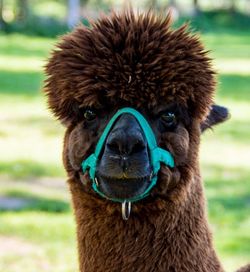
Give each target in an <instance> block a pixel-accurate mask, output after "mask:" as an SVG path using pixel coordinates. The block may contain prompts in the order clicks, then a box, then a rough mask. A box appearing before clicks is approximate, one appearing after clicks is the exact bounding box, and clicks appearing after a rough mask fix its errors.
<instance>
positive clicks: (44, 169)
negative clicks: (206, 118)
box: [0, 34, 250, 272]
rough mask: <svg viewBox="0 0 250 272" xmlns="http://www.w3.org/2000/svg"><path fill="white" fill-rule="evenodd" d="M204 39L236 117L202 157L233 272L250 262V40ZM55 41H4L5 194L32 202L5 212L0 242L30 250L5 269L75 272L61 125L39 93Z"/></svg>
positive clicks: (0, 46) (0, 184)
mask: <svg viewBox="0 0 250 272" xmlns="http://www.w3.org/2000/svg"><path fill="white" fill-rule="evenodd" d="M203 40H204V41H205V43H206V45H207V48H208V49H212V50H213V51H214V52H213V53H211V56H212V57H214V58H216V61H215V67H216V69H218V72H219V77H218V81H219V84H218V93H217V95H216V101H217V102H218V103H219V104H221V105H224V106H226V107H228V108H229V109H230V113H231V119H230V120H229V121H227V122H226V123H224V124H221V125H220V126H218V127H215V128H214V130H213V131H207V132H206V133H205V134H204V135H203V136H202V140H201V154H200V160H201V168H202V174H203V177H204V182H205V186H206V196H207V199H208V214H209V221H210V223H211V227H212V229H213V232H214V236H215V239H214V240H215V246H216V248H217V251H218V254H219V256H220V258H221V259H222V262H223V264H224V265H225V268H226V271H228V272H230V271H234V270H236V268H237V267H239V266H240V265H243V264H244V263H246V262H249V257H248V256H249V251H250V248H249V245H250V234H249V229H250V216H249V209H250V169H249V158H250V148H249V146H250V126H249V124H250V122H249V116H250V92H249V86H250V69H249V68H250V51H249V44H250V38H249V35H246V34H234V35H230V34H220V35H213V34H208V35H204V36H203ZM54 43H55V40H53V39H45V38H35V37H26V36H22V35H17V34H15V35H9V36H1V37H0V108H1V115H0V122H1V126H0V190H1V191H0V192H1V194H2V195H4V196H6V197H10V198H11V197H12V198H20V199H24V200H25V201H27V206H25V207H23V208H22V209H21V210H19V211H8V212H7V211H4V212H1V213H0V222H1V224H0V241H1V237H5V238H6V237H7V238H8V239H13V241H14V242H15V243H16V244H17V246H16V247H17V248H18V247H19V248H20V247H21V248H25V246H26V248H27V252H26V253H24V254H23V255H20V252H19V251H18V250H17V251H14V252H13V250H12V251H10V253H9V254H7V253H5V254H4V255H1V253H0V259H1V261H0V271H2V270H3V271H6V272H15V271H18V272H20V271H27V272H29V271H42V270H45V271H65V272H66V271H77V268H76V267H77V259H76V244H75V241H76V238H75V234H74V231H75V227H74V223H73V215H72V211H70V205H69V194H68V192H67V190H66V184H65V180H66V178H65V172H64V170H63V167H62V162H61V152H62V141H63V133H64V128H63V127H62V126H61V125H60V124H59V123H58V122H57V121H55V120H54V118H53V117H52V115H51V114H50V113H49V112H48V110H47V106H46V102H45V98H44V97H43V95H42V92H41V89H42V80H43V79H44V76H43V72H42V66H43V64H44V60H45V59H46V58H47V57H48V52H49V50H50V49H51V48H52V45H53V44H54ZM46 176H47V178H45V177H46ZM59 177H61V179H59ZM44 179H46V181H45V180H44ZM58 179H59V181H58ZM0 243H1V242H0ZM62 264H63V266H62ZM22 267H24V269H22Z"/></svg>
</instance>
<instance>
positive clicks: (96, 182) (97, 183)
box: [95, 178, 99, 186]
mask: <svg viewBox="0 0 250 272" xmlns="http://www.w3.org/2000/svg"><path fill="white" fill-rule="evenodd" d="M95 184H96V186H99V182H98V179H97V178H95Z"/></svg>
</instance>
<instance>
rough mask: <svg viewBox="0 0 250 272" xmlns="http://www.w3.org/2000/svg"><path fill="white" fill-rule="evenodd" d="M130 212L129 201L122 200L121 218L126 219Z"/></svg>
mask: <svg viewBox="0 0 250 272" xmlns="http://www.w3.org/2000/svg"><path fill="white" fill-rule="evenodd" d="M130 212H131V202H127V201H126V200H125V201H124V202H122V219H123V220H128V219H129V216H130Z"/></svg>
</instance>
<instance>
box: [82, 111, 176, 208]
mask: <svg viewBox="0 0 250 272" xmlns="http://www.w3.org/2000/svg"><path fill="white" fill-rule="evenodd" d="M124 113H129V114H131V115H133V116H134V117H135V118H136V119H137V121H138V123H139V124H140V126H141V128H142V130H143V132H144V134H145V137H146V140H147V143H148V148H149V152H150V161H151V167H152V169H153V177H152V179H151V183H150V185H149V187H148V188H147V189H146V191H145V192H144V193H142V194H141V195H139V196H136V197H133V198H129V199H116V198H109V197H107V196H106V195H105V194H104V193H102V192H101V191H100V190H99V189H98V185H97V184H96V182H95V173H96V165H97V161H98V159H99V156H100V153H101V151H102V148H103V145H104V143H105V141H106V139H107V137H108V134H109V132H110V130H111V128H112V126H113V125H114V123H115V121H116V120H117V118H118V117H119V116H120V115H122V114H124ZM161 162H162V163H164V164H165V165H168V166H170V167H174V159H173V157H172V155H171V154H170V153H169V152H168V151H167V150H164V149H162V148H160V147H158V146H157V143H156V139H155V135H154V133H153V131H152V129H151V127H150V125H149V123H148V122H147V120H146V119H145V118H144V117H143V115H142V114H140V113H139V112H138V111H137V110H135V109H133V108H123V109H120V110H119V111H117V113H116V114H115V115H114V116H113V117H112V118H111V120H110V121H109V123H108V124H107V126H106V128H105V129H104V131H103V133H102V135H101V137H100V139H99V141H98V143H97V145H96V149H95V152H94V153H93V154H92V155H90V156H89V157H88V158H87V159H86V160H84V161H83V162H82V170H83V172H86V171H87V170H88V169H89V176H90V178H91V180H92V187H93V189H94V191H95V192H96V193H98V194H99V195H101V196H102V197H104V198H107V199H109V200H112V201H115V202H121V203H124V202H135V201H138V200H140V199H143V198H145V197H146V196H148V194H149V192H150V190H151V189H152V188H153V187H154V186H155V184H156V182H157V174H158V171H159V170H160V166H161V165H160V163H161Z"/></svg>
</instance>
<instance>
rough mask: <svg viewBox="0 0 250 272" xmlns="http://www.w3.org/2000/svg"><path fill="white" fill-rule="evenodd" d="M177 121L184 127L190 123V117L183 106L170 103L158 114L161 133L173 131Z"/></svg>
mask: <svg viewBox="0 0 250 272" xmlns="http://www.w3.org/2000/svg"><path fill="white" fill-rule="evenodd" d="M179 123H182V124H183V125H184V126H185V127H186V128H188V126H189V125H190V117H189V115H188V112H187V110H186V109H185V108H183V107H179V106H176V105H172V106H171V107H168V108H167V109H166V110H163V111H161V112H160V113H159V115H158V128H159V131H160V132H162V133H164V132H167V131H174V130H175V129H176V127H177V126H178V124H179Z"/></svg>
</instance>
